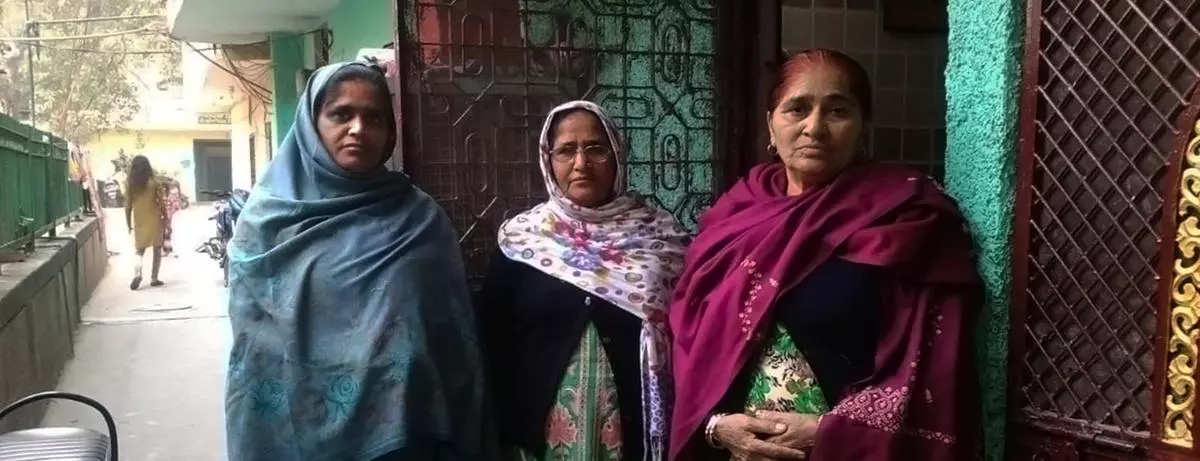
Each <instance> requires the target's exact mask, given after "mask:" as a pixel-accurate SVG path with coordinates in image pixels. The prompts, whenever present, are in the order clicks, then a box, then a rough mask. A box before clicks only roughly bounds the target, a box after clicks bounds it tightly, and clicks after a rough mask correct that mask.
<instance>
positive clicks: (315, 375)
mask: <svg viewBox="0 0 1200 461" xmlns="http://www.w3.org/2000/svg"><path fill="white" fill-rule="evenodd" d="M394 120H395V118H394V117H393V111H392V104H391V98H390V96H389V94H388V90H387V82H386V80H385V78H384V76H383V73H382V72H381V71H380V70H379V69H378V68H377V67H375V66H374V65H372V64H369V63H362V62H355V63H342V64H335V65H331V66H326V67H324V68H321V69H319V70H318V71H317V72H316V74H315V75H313V77H312V78H311V79H310V80H309V82H308V86H307V88H306V89H305V91H304V95H303V96H302V97H301V99H300V104H299V108H298V110H297V113H296V121H295V123H294V124H293V126H292V129H291V132H289V133H288V135H287V137H286V138H285V139H284V140H283V143H282V145H281V146H280V148H279V154H278V155H277V156H276V157H275V159H274V160H273V161H272V163H271V166H270V168H268V170H267V172H266V174H265V175H264V177H263V180H262V182H260V183H259V184H258V186H257V187H256V188H255V189H254V192H253V194H252V195H251V197H250V200H249V202H248V203H247V204H246V208H245V209H244V210H243V212H242V214H241V216H240V217H239V220H238V225H237V231H236V232H235V233H234V237H233V241H232V243H231V245H230V248H229V257H230V264H231V266H230V277H231V279H230V287H231V288H230V301H229V310H230V320H231V323H232V326H233V333H234V344H233V350H232V352H231V354H230V362H229V373H228V387H227V389H226V399H225V405H226V420H227V423H226V432H227V439H228V449H229V453H228V454H229V459H230V460H231V461H267V460H272V461H274V460H279V461H285V460H287V461H290V460H306V461H308V460H331V461H332V460H338V461H359V460H361V461H368V460H379V459H405V460H477V459H490V458H492V456H491V455H492V453H493V452H494V451H493V450H494V445H493V439H492V437H491V435H490V434H491V431H490V429H491V428H490V427H487V424H486V423H487V421H488V420H489V418H490V415H488V414H485V412H484V409H485V408H488V405H487V404H486V402H485V401H484V398H485V396H484V383H483V377H482V372H481V370H482V368H483V367H482V366H481V360H480V354H479V351H478V349H477V346H476V336H475V323H474V318H473V316H472V309H471V304H470V295H469V292H468V288H467V282H466V277H465V275H464V271H463V262H462V258H461V254H460V252H459V247H458V242H457V236H456V233H455V231H454V228H453V227H452V225H451V223H450V220H449V218H448V217H447V216H446V215H445V214H444V213H443V212H442V210H441V208H440V207H438V205H437V203H435V202H434V200H433V199H432V198H430V197H429V196H428V195H426V194H425V193H424V192H422V191H421V190H419V189H417V188H416V187H414V186H413V185H412V183H411V182H410V181H409V178H408V177H407V176H406V175H404V174H403V173H399V172H392V171H388V170H387V169H386V168H385V167H384V162H385V161H386V160H387V158H388V157H389V156H390V154H391V152H392V147H393V146H394V145H395V139H396V132H395V128H394V127H395V122H394Z"/></svg>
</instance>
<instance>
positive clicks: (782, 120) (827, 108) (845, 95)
mask: <svg viewBox="0 0 1200 461" xmlns="http://www.w3.org/2000/svg"><path fill="white" fill-rule="evenodd" d="M767 123H768V125H769V127H770V131H771V143H772V144H773V145H774V146H775V148H776V149H777V150H778V151H779V157H780V158H781V159H782V160H783V163H784V165H785V166H786V167H787V169H788V177H789V179H790V180H791V181H792V183H793V184H792V186H793V187H791V188H789V190H792V191H793V192H797V191H798V190H802V189H803V187H804V185H803V184H797V182H798V181H799V182H803V183H814V182H815V183H819V182H823V181H828V180H830V179H832V178H833V177H834V176H836V175H837V174H838V173H840V172H841V171H842V169H844V168H845V167H846V165H849V164H850V162H851V161H852V160H854V155H855V153H856V152H857V151H858V150H859V143H860V142H861V139H862V133H863V125H864V120H863V112H862V109H861V108H860V106H859V102H858V99H857V98H855V96H854V93H853V92H851V90H850V79H849V78H848V77H847V76H846V73H845V72H842V71H840V70H838V69H837V68H835V67H833V66H829V65H825V64H821V63H815V64H814V65H813V66H812V67H811V68H809V69H808V70H806V71H805V72H804V75H803V76H802V77H800V78H797V79H795V81H794V82H793V83H792V84H791V85H790V86H789V87H787V88H786V89H785V90H784V91H783V97H782V98H781V99H780V102H779V105H778V106H776V107H775V109H774V110H772V111H771V112H769V113H768V114H767ZM795 188H799V189H795ZM793 189H795V190H793Z"/></svg>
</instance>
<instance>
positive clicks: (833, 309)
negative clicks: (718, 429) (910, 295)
mask: <svg viewBox="0 0 1200 461" xmlns="http://www.w3.org/2000/svg"><path fill="white" fill-rule="evenodd" d="M876 270H877V269H876V268H874V267H871V266H867V265H863V264H857V263H852V262H848V261H845V260H843V259H838V258H832V259H830V260H829V261H827V262H825V263H824V264H822V265H820V266H818V267H817V268H816V269H815V270H813V272H812V273H811V274H809V276H808V277H807V278H806V279H804V281H802V282H801V283H800V284H798V285H796V286H795V287H794V288H792V289H791V290H788V291H787V292H786V293H784V294H783V295H781V296H780V297H779V300H778V301H777V302H776V304H775V307H774V308H773V309H772V312H771V315H772V316H773V321H774V322H777V323H780V324H782V325H783V327H784V330H786V331H787V332H788V334H789V335H791V337H792V339H793V340H794V341H795V343H796V347H797V348H798V349H800V352H801V353H802V354H804V358H805V359H806V360H808V363H809V365H810V366H811V367H812V370H813V374H815V375H816V377H817V383H818V384H819V385H820V386H821V390H822V391H823V392H824V394H825V400H826V401H827V402H829V404H830V405H836V404H837V402H838V401H840V400H841V399H842V398H843V397H845V395H846V393H847V391H848V390H849V389H850V387H851V386H852V385H853V384H855V383H857V382H859V381H862V380H864V379H867V378H869V377H870V375H871V372H872V371H873V370H874V369H875V348H876V345H877V343H878V341H879V315H880V306H881V305H882V303H883V299H882V293H881V292H880V289H879V284H878V282H877V276H876V274H875V271H876ZM769 346H770V345H769V344H766V343H765V342H764V345H763V347H764V348H765V347H769ZM763 352H764V351H761V350H760V351H759V353H758V354H755V355H752V357H758V356H759V355H761V354H762V353H763ZM755 366H756V363H755V362H754V361H753V360H751V361H750V362H748V363H747V364H746V365H745V367H744V368H742V372H741V373H740V374H739V375H738V377H737V378H736V379H735V381H734V382H733V384H732V385H730V387H729V390H728V391H726V393H725V397H724V398H723V399H722V400H721V403H720V404H718V405H717V408H716V409H715V410H714V411H713V412H714V413H741V412H743V411H744V410H745V408H746V395H747V394H748V393H749V390H750V379H751V377H752V376H753V373H754V372H755V371H756V370H755ZM675 379H676V380H679V379H684V378H682V377H678V376H677V377H675ZM705 424H707V421H705ZM696 437H699V440H698V441H697V445H696V446H701V447H704V448H702V449H701V452H702V454H701V457H702V458H703V459H724V458H726V457H728V456H729V454H728V452H724V451H722V452H717V451H716V450H712V449H710V448H708V443H707V442H706V441H703V438H704V426H703V425H702V426H701V427H700V428H699V429H698V430H697V434H696Z"/></svg>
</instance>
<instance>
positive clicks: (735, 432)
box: [713, 413, 805, 461]
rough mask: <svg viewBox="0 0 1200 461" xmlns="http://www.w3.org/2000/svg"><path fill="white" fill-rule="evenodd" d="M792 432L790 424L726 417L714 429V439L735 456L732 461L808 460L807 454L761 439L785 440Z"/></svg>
mask: <svg viewBox="0 0 1200 461" xmlns="http://www.w3.org/2000/svg"><path fill="white" fill-rule="evenodd" d="M789 432H790V431H789V428H788V427H787V426H786V423H780V422H775V421H769V420H766V419H760V418H755V417H752V416H748V415H744V414H740V413H738V414H731V415H725V416H722V417H721V419H720V420H718V421H717V424H716V426H715V427H713V438H715V439H716V440H717V441H718V442H720V443H721V445H722V446H724V447H725V449H727V450H729V453H730V454H732V455H733V456H731V459H733V460H736V461H777V460H791V459H805V455H804V452H803V451H800V450H798V449H795V448H791V447H787V446H783V445H781V444H777V443H772V442H770V441H769V440H770V439H768V440H762V439H761V438H760V436H766V437H770V438H776V437H781V436H784V435H787V434H788V433H789Z"/></svg>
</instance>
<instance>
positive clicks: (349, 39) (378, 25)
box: [325, 0, 394, 62]
mask: <svg viewBox="0 0 1200 461" xmlns="http://www.w3.org/2000/svg"><path fill="white" fill-rule="evenodd" d="M325 22H326V25H327V26H328V27H329V30H331V31H333V46H332V47H331V48H330V49H329V61H330V62H338V61H348V60H351V59H354V57H355V55H357V54H358V50H360V49H362V48H382V47H383V45H384V44H387V43H389V42H391V41H392V40H394V38H393V37H394V36H393V24H392V23H393V20H392V0H342V2H341V3H340V4H339V5H338V7H337V8H336V9H334V10H333V11H331V12H330V13H329V16H327V17H326V21H325Z"/></svg>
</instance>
